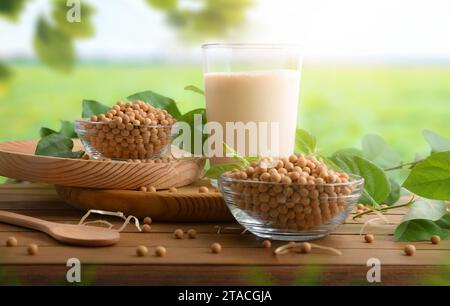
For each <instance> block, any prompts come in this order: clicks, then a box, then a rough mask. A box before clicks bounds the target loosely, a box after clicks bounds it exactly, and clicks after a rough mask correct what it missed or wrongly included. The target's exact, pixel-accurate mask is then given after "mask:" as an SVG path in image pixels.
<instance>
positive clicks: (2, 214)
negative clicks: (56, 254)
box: [0, 210, 50, 232]
mask: <svg viewBox="0 0 450 306" xmlns="http://www.w3.org/2000/svg"><path fill="white" fill-rule="evenodd" d="M0 222H3V223H8V224H13V225H18V226H22V227H26V228H31V229H35V230H38V231H42V232H46V231H47V230H48V226H49V224H50V222H48V221H45V220H41V219H37V218H33V217H28V216H24V215H19V214H16V213H12V212H9V211H1V210H0Z"/></svg>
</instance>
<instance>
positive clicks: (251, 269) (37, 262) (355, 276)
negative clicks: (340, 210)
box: [0, 184, 450, 285]
mask: <svg viewBox="0 0 450 306" xmlns="http://www.w3.org/2000/svg"><path fill="white" fill-rule="evenodd" d="M0 209H4V210H9V211H14V212H18V213H22V214H26V215H30V216H34V217H39V218H43V219H47V220H53V221H58V222H67V223H77V222H78V221H79V219H80V218H81V216H82V215H83V214H84V212H82V211H79V210H75V209H73V208H71V207H69V206H68V205H67V204H64V203H62V202H61V201H60V200H59V198H58V197H57V195H56V193H55V191H54V189H53V187H52V186H48V185H42V184H5V185H0ZM403 213H404V210H401V209H398V210H397V211H392V212H390V213H389V214H388V215H387V218H388V219H389V222H390V223H389V224H388V225H386V226H385V227H384V228H370V229H368V230H367V231H368V232H371V233H373V234H375V242H374V243H371V244H369V243H365V242H364V240H363V237H362V236H360V235H359V233H360V230H361V227H362V224H361V223H363V222H365V221H367V220H368V219H369V218H373V217H374V216H368V217H364V218H363V219H362V220H360V221H358V222H355V221H352V220H351V218H349V219H348V220H347V222H346V223H345V224H343V225H342V226H340V227H339V228H338V229H337V230H336V231H335V232H334V233H333V234H331V235H330V236H328V237H326V238H324V239H321V240H318V241H316V242H315V243H317V244H320V245H324V246H331V247H334V248H337V249H339V250H341V251H342V253H343V255H342V256H336V255H330V254H328V253H324V252H323V251H319V250H313V252H312V253H310V254H288V255H284V256H275V255H273V254H272V250H273V248H272V249H263V248H261V246H260V244H261V240H259V239H257V238H256V237H254V236H253V235H251V234H248V233H245V234H242V229H240V228H239V226H238V225H237V224H216V223H196V224H186V223H185V224H179V223H178V224H177V223H155V224H153V225H152V232H151V233H139V232H138V231H137V230H136V228H134V227H133V226H131V225H129V226H128V227H127V229H126V231H125V232H122V234H121V240H120V242H119V243H118V244H117V245H115V246H112V247H106V248H83V247H72V246H66V245H62V244H60V243H58V242H56V241H55V240H53V239H52V238H50V237H48V236H47V235H45V234H42V233H38V232H35V231H32V230H28V229H24V228H20V227H16V226H11V225H6V224H0V242H1V246H0V284H67V282H66V272H67V270H68V269H69V268H68V267H66V262H67V260H68V259H69V258H72V257H75V258H78V259H79V260H80V261H81V263H82V281H83V282H84V283H85V284H91V283H95V284H115V285H118V284H136V285H138V284H141V285H142V284H144V285H281V284H283V285H292V284H327V285H331V284H359V285H361V284H362V285H364V284H368V282H367V280H366V273H367V271H368V270H369V267H367V266H366V263H367V260H368V259H369V258H378V259H379V260H380V261H381V281H382V284H429V283H430V282H431V281H433V280H439V279H440V280H442V279H444V280H445V281H447V282H449V281H450V280H449V275H450V268H449V264H450V240H445V241H442V242H441V243H440V244H439V245H432V244H431V243H429V242H418V243H414V244H415V246H416V248H417V252H416V254H415V255H414V256H411V257H408V256H405V255H403V254H402V249H403V246H404V245H405V243H397V242H394V241H393V236H392V233H393V230H394V228H395V224H396V223H398V222H399V221H400V220H401V218H402V214H403ZM119 223H121V222H120V220H119V221H118V222H115V224H116V225H118V224H119ZM216 226H221V227H222V230H221V233H220V234H218V233H217V227H216ZM176 228H182V229H184V230H185V231H187V230H188V229H190V228H194V229H196V230H197V232H198V235H197V238H196V239H188V238H185V239H182V240H177V239H174V238H173V231H174V229H176ZM10 236H15V237H16V238H17V239H18V241H19V245H18V246H16V247H6V246H5V244H4V241H5V240H6V239H7V238H8V237H10ZM32 242H34V243H37V244H38V245H39V247H40V250H39V254H38V255H37V256H29V255H27V251H26V246H27V245H28V244H29V243H32ZM213 242H219V243H220V244H221V245H222V247H223V249H222V252H221V253H220V254H212V253H211V252H210V245H211V244H212V243H213ZM281 244H282V243H280V242H274V243H273V247H276V246H279V245H281ZM138 245H146V246H148V247H149V251H150V252H149V253H150V255H149V256H146V257H137V256H136V255H135V250H136V246H138ZM157 245H163V246H165V247H166V248H167V251H168V252H167V255H166V256H165V257H162V258H160V257H155V256H154V255H153V252H154V248H155V247H156V246H157Z"/></svg>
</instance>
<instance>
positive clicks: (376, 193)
mask: <svg viewBox="0 0 450 306" xmlns="http://www.w3.org/2000/svg"><path fill="white" fill-rule="evenodd" d="M331 160H332V161H333V162H334V163H335V164H336V165H337V166H339V168H341V169H342V170H344V171H345V172H347V173H352V174H356V175H359V176H362V177H363V178H364V190H365V191H366V192H367V193H368V195H369V197H367V196H363V197H362V198H361V202H362V203H365V204H371V205H373V204H374V203H373V201H371V199H370V198H372V199H373V200H374V201H375V202H376V203H378V204H379V203H382V201H383V200H384V199H386V197H387V196H388V195H389V193H390V191H391V186H390V184H389V181H388V178H387V176H386V174H385V173H384V171H383V170H382V169H381V168H380V167H378V166H377V165H375V164H374V163H372V162H370V161H368V160H367V159H365V158H363V157H359V156H351V155H344V154H337V155H335V156H333V157H332V158H331Z"/></svg>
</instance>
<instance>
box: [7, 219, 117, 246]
mask: <svg viewBox="0 0 450 306" xmlns="http://www.w3.org/2000/svg"><path fill="white" fill-rule="evenodd" d="M0 222H4V223H8V224H13V225H18V226H22V227H27V228H31V229H35V230H37V231H41V232H44V233H46V234H48V235H49V236H51V237H53V238H55V239H56V240H58V241H60V242H62V243H66V244H71V245H79V246H91V247H100V246H108V245H112V244H115V243H116V242H118V241H119V239H120V234H119V232H118V231H117V230H114V229H109V228H103V227H96V226H88V225H75V224H63V223H56V222H49V221H45V220H41V219H37V218H33V217H28V216H24V215H19V214H16V213H12V212H7V211H0Z"/></svg>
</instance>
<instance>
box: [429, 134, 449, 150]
mask: <svg viewBox="0 0 450 306" xmlns="http://www.w3.org/2000/svg"><path fill="white" fill-rule="evenodd" d="M422 134H423V137H424V138H425V140H426V141H427V142H428V144H429V145H430V148H431V152H444V151H450V139H449V138H446V137H444V136H441V135H439V134H437V133H435V132H433V131H431V130H423V131H422Z"/></svg>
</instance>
